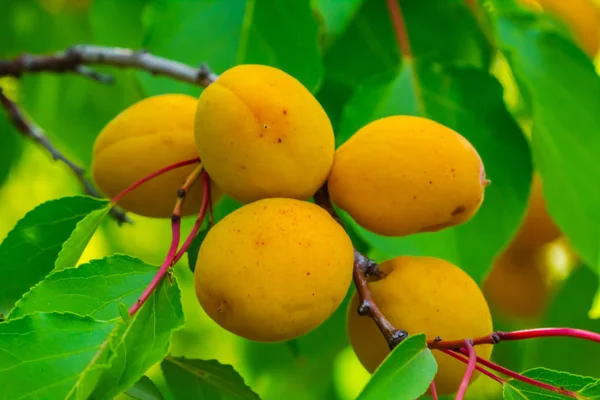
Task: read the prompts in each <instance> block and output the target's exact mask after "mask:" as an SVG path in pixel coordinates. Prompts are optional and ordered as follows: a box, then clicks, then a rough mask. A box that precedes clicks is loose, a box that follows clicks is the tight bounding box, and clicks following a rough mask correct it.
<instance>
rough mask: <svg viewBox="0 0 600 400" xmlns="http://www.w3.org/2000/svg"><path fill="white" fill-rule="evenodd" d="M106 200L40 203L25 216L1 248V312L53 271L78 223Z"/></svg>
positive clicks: (71, 199) (80, 198) (61, 200)
mask: <svg viewBox="0 0 600 400" xmlns="http://www.w3.org/2000/svg"><path fill="white" fill-rule="evenodd" d="M106 204H107V201H106V200H97V199H92V198H89V197H79V196H75V197H65V198H62V199H57V200H51V201H48V202H46V203H43V204H41V205H39V206H38V207H36V208H35V209H33V210H32V211H30V212H29V213H27V215H25V217H23V219H21V220H20V221H19V222H18V223H17V225H16V226H15V227H14V228H13V230H12V231H11V232H10V233H9V234H8V235H7V236H6V238H5V239H4V241H3V242H2V244H0V272H1V273H2V275H3V276H7V277H8V276H10V279H2V280H1V281H0V312H3V313H6V312H8V311H9V310H10V309H11V308H12V306H13V305H14V303H15V302H16V301H17V300H18V299H19V298H20V297H21V296H22V295H23V294H24V293H25V292H27V291H28V290H29V288H31V287H32V286H33V285H35V284H36V283H38V282H39V281H40V280H42V279H43V278H44V277H45V276H46V275H47V274H48V273H50V272H51V271H52V270H53V269H54V263H55V262H56V259H57V257H58V254H59V252H60V250H61V247H62V244H63V243H64V242H65V241H67V239H68V238H69V237H70V236H71V233H72V232H73V230H74V229H75V228H76V226H77V223H78V222H79V221H81V220H82V219H84V218H85V217H86V216H87V215H88V214H90V213H91V212H93V211H95V210H99V209H102V208H103V207H105V206H106Z"/></svg>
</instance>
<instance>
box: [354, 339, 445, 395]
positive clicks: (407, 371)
mask: <svg viewBox="0 0 600 400" xmlns="http://www.w3.org/2000/svg"><path fill="white" fill-rule="evenodd" d="M436 372H437V363H436V362H435V358H434V357H433V354H431V350H429V348H428V347H427V341H426V338H425V335H424V334H418V335H414V336H410V337H408V338H407V339H405V340H404V341H403V342H401V343H400V344H399V345H398V346H396V348H395V349H394V350H393V351H392V352H391V353H390V355H389V356H388V357H387V358H386V359H385V361H384V362H383V363H382V364H381V365H380V366H379V368H377V370H376V371H375V372H374V373H373V376H372V377H371V379H370V380H369V383H367V386H365V388H364V389H363V391H362V392H361V394H360V396H359V397H358V400H370V399H373V400H375V399H391V398H393V399H398V400H403V399H406V400H413V399H416V398H418V397H419V396H421V395H422V394H423V393H425V392H426V391H427V388H428V387H429V385H430V383H431V381H432V380H433V377H434V376H435V373H436Z"/></svg>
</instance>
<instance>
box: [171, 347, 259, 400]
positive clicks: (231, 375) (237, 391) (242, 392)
mask: <svg viewBox="0 0 600 400" xmlns="http://www.w3.org/2000/svg"><path fill="white" fill-rule="evenodd" d="M161 368H162V371H163V374H164V376H165V380H166V381H167V385H168V386H169V388H170V389H171V392H172V393H173V396H174V398H175V400H179V399H181V400H184V399H185V400H187V399H190V398H197V399H211V400H212V399H214V400H234V399H235V400H258V399H259V397H258V395H257V394H256V393H254V392H253V391H252V389H250V388H249V387H248V386H247V385H246V384H245V383H244V379H243V378H242V377H241V376H240V375H239V374H238V373H237V372H236V371H235V370H234V369H233V367H232V366H230V365H223V364H221V363H219V362H218V361H216V360H191V359H186V358H182V357H166V358H165V359H164V360H163V362H162V363H161Z"/></svg>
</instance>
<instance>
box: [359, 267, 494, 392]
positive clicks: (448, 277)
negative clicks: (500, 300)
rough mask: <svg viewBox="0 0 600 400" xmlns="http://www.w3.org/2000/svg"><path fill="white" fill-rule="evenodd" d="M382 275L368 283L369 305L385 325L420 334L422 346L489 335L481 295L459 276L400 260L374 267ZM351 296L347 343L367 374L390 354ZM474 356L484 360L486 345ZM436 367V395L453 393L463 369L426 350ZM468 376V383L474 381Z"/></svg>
mask: <svg viewBox="0 0 600 400" xmlns="http://www.w3.org/2000/svg"><path fill="white" fill-rule="evenodd" d="M379 267H380V270H381V271H382V272H384V273H385V274H387V275H386V276H385V277H384V278H383V279H381V280H378V281H372V282H370V283H369V287H370V289H371V293H372V295H373V300H374V302H375V304H377V306H378V307H379V308H380V309H381V311H382V312H383V314H384V315H385V316H386V317H387V318H388V320H389V321H390V322H391V323H392V324H393V325H394V326H395V327H396V328H398V329H404V330H406V331H407V332H408V333H409V334H417V333H425V334H426V336H427V339H428V340H433V339H434V338H436V337H437V336H440V337H441V338H442V339H443V340H460V339H468V338H475V337H480V336H484V335H489V334H490V333H492V332H493V325H492V318H491V314H490V310H489V308H488V305H487V302H486V300H485V298H484V297H483V294H482V293H481V290H480V289H479V287H478V286H477V284H476V283H475V281H473V279H471V277H470V276H469V275H467V274H466V273H465V272H464V271H463V270H461V269H460V268H458V267H457V266H455V265H453V264H451V263H449V262H447V261H444V260H441V259H438V258H433V257H415V256H401V257H397V258H394V259H391V260H388V261H385V262H383V263H381V264H380V266H379ZM358 304H359V299H358V296H357V295H356V293H355V294H354V296H353V298H352V299H351V301H350V304H349V306H348V332H349V337H350V343H351V345H352V347H353V349H354V351H355V353H356V355H357V357H358V359H359V360H360V362H361V363H362V365H363V366H364V367H365V368H366V369H367V370H368V371H369V372H371V373H372V372H374V371H375V369H376V368H377V367H378V366H379V364H381V362H382V361H383V360H384V359H385V357H387V355H388V354H389V353H390V350H389V347H388V345H387V343H386V341H385V339H384V338H383V336H382V334H381V332H380V331H379V329H378V328H377V326H376V325H375V323H374V322H373V320H372V319H371V318H368V317H363V316H359V315H358V313H357V307H358ZM476 351H477V355H479V356H480V357H483V358H485V359H489V358H490V357H491V354H492V346H491V345H483V346H477V347H476ZM432 352H433V355H434V357H435V358H436V361H437V363H438V372H437V374H436V376H435V383H436V388H437V391H438V394H450V393H454V392H456V391H457V390H458V387H459V385H460V382H461V380H462V378H463V375H464V371H465V365H464V364H463V363H461V362H460V361H457V360H455V359H453V358H451V357H450V356H448V355H446V354H444V353H442V352H440V351H439V350H432ZM477 377H478V374H475V375H474V376H473V379H472V380H471V382H474V381H475V379H477Z"/></svg>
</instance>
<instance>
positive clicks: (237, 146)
mask: <svg viewBox="0 0 600 400" xmlns="http://www.w3.org/2000/svg"><path fill="white" fill-rule="evenodd" d="M195 137H196V145H197V147H198V154H199V155H200V158H201V159H202V161H203V162H204V165H205V167H206V170H207V171H208V173H209V174H210V176H211V177H212V179H214V181H215V182H216V184H217V185H218V186H219V187H220V188H221V189H222V190H223V192H225V193H226V194H228V195H229V196H231V197H233V198H234V199H236V200H238V201H240V202H242V203H248V202H251V201H255V200H258V199H262V198H267V197H288V198H294V199H299V200H307V199H309V198H310V197H311V196H312V195H313V194H314V193H315V192H316V191H317V190H318V189H319V187H321V185H322V184H323V183H324V182H325V180H326V179H327V176H328V174H329V171H330V169H331V164H332V162H333V154H334V151H335V143H334V134H333V128H332V126H331V122H330V121H329V117H328V116H327V114H326V113H325V110H323V107H321V105H320V104H319V102H318V101H317V100H316V99H315V97H314V96H313V95H312V94H311V93H310V92H309V91H308V89H306V88H305V87H304V86H303V85H302V84H301V83H300V82H299V81H298V80H296V79H295V78H294V77H292V76H290V75H288V74H287V73H285V72H283V71H281V70H279V69H277V68H273V67H268V66H264V65H238V66H236V67H233V68H231V69H229V70H227V71H225V72H224V73H223V74H222V75H221V76H220V77H219V78H218V79H217V80H216V81H215V82H214V83H213V84H211V85H210V86H209V87H208V88H206V89H205V90H204V92H202V95H201V96H200V98H199V101H198V109H197V112H196V120H195Z"/></svg>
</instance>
